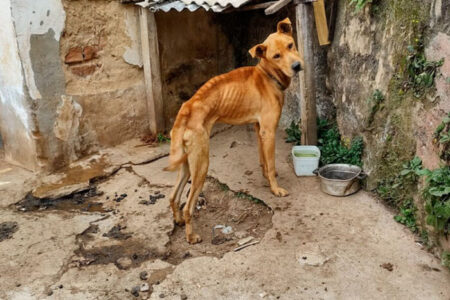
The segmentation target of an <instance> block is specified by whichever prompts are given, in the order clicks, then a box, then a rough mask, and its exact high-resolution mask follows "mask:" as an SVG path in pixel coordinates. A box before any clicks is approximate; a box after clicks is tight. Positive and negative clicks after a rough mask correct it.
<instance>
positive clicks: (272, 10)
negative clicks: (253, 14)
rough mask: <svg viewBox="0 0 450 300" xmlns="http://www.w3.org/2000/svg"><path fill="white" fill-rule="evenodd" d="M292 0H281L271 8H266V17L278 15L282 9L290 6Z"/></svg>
mask: <svg viewBox="0 0 450 300" xmlns="http://www.w3.org/2000/svg"><path fill="white" fill-rule="evenodd" d="M291 1H292V0H279V1H277V2H275V3H274V4H272V5H271V6H269V7H268V8H266V9H265V10H264V13H265V14H266V15H271V14H274V13H276V12H277V11H279V10H280V9H282V8H283V7H285V6H286V5H288V4H289V3H290V2H291Z"/></svg>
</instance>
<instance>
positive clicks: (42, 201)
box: [16, 185, 111, 213]
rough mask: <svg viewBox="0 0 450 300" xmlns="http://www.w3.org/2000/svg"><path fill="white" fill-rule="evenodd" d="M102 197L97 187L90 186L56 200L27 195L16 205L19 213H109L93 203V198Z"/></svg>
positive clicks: (98, 203) (100, 205)
mask: <svg viewBox="0 0 450 300" xmlns="http://www.w3.org/2000/svg"><path fill="white" fill-rule="evenodd" d="M101 195H103V193H102V192H99V191H97V187H96V186H95V185H92V186H90V187H89V189H87V190H85V191H82V192H77V193H74V194H71V195H68V196H64V197H61V198H57V199H49V198H37V197H34V196H33V195H32V193H28V194H27V196H26V197H25V198H24V199H23V200H22V201H20V202H18V203H16V207H17V209H18V210H19V211H22V212H29V211H38V210H64V211H73V210H76V211H83V212H101V213H104V212H109V211H111V210H108V209H104V208H103V204H102V203H100V202H95V201H93V198H94V197H97V196H101Z"/></svg>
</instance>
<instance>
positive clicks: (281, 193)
mask: <svg viewBox="0 0 450 300" xmlns="http://www.w3.org/2000/svg"><path fill="white" fill-rule="evenodd" d="M272 193H273V194H274V195H275V196H277V197H286V196H288V195H289V192H288V191H286V190H285V189H283V188H280V187H277V188H276V189H272Z"/></svg>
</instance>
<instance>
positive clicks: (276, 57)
mask: <svg viewBox="0 0 450 300" xmlns="http://www.w3.org/2000/svg"><path fill="white" fill-rule="evenodd" d="M280 57H281V56H280V54H278V53H277V54H275V55H274V56H273V58H274V59H278V58H280Z"/></svg>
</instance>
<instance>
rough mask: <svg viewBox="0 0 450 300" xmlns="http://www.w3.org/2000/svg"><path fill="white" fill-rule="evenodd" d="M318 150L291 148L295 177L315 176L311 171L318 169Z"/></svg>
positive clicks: (314, 147) (310, 147) (311, 147)
mask: <svg viewBox="0 0 450 300" xmlns="http://www.w3.org/2000/svg"><path fill="white" fill-rule="evenodd" d="M319 159H320V150H319V148H317V147H316V146H294V147H292V160H293V162H294V170H295V175H297V176H316V175H315V174H314V173H313V171H314V170H315V169H317V168H318V167H319Z"/></svg>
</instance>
